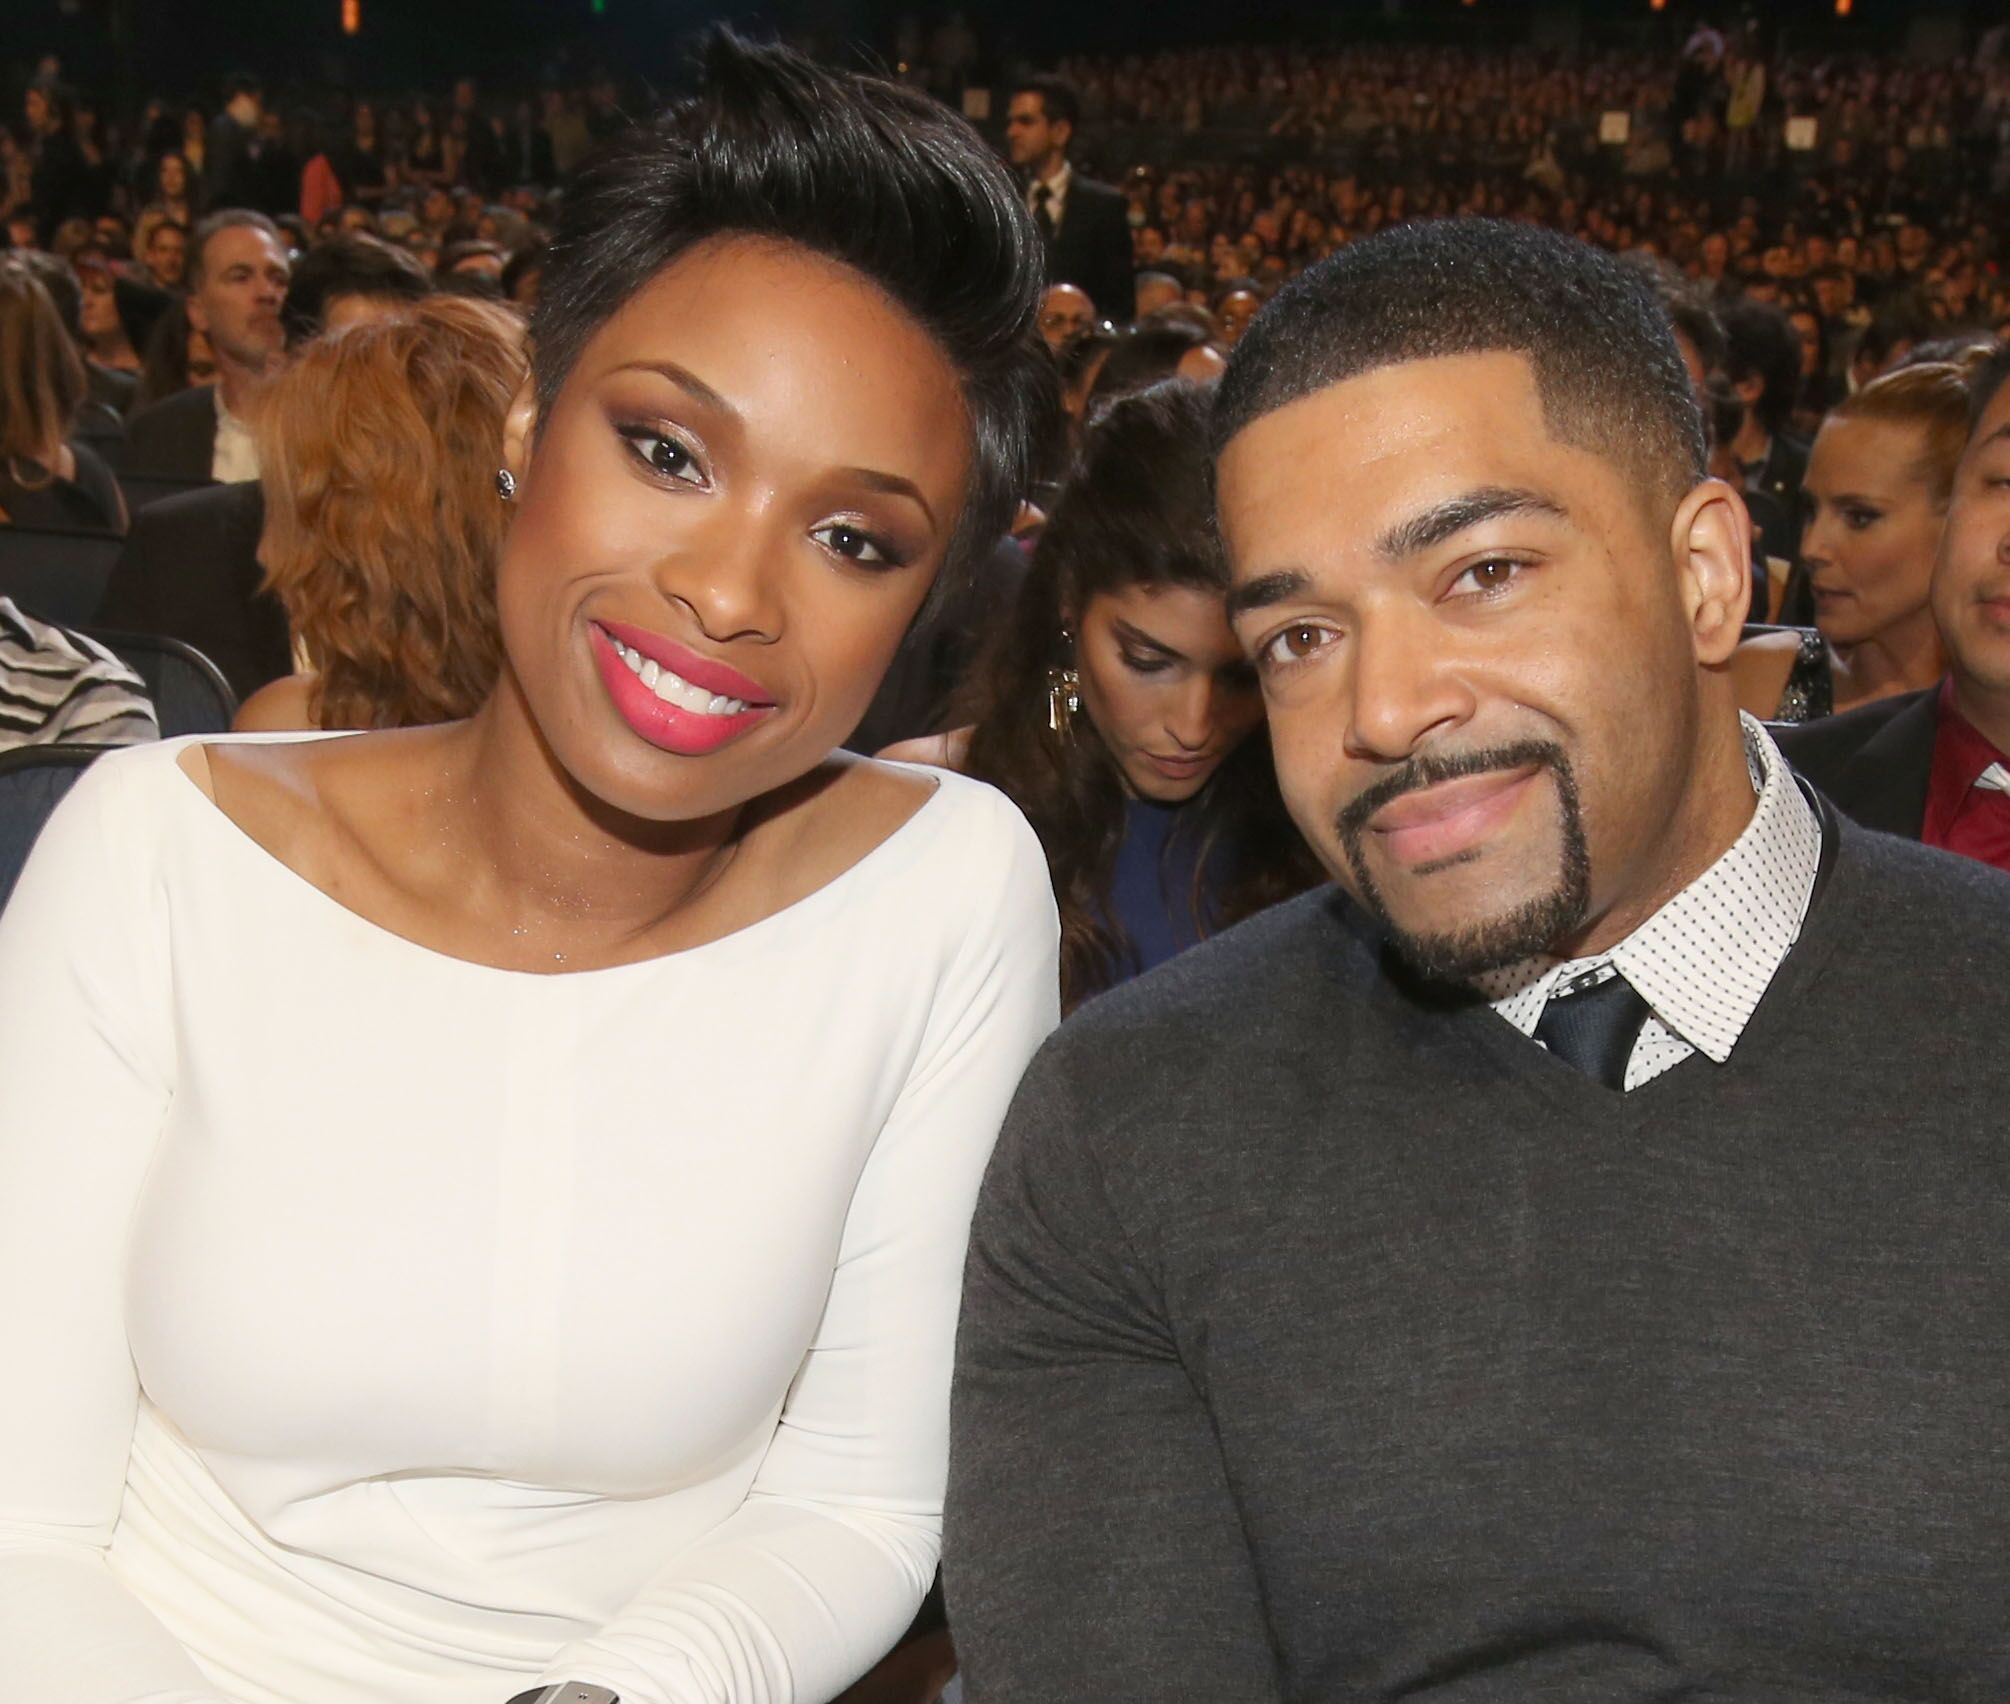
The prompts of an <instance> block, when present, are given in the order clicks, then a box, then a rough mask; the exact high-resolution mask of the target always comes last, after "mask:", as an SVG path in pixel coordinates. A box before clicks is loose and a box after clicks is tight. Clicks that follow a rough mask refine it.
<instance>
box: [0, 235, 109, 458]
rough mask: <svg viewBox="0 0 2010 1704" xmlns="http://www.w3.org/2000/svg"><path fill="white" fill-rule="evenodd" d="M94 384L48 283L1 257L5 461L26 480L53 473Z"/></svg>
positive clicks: (1, 443)
mask: <svg viewBox="0 0 2010 1704" xmlns="http://www.w3.org/2000/svg"><path fill="white" fill-rule="evenodd" d="M88 388H89V381H88V379H87V377H86V375H85V372H84V363H83V359H82V358H81V357H80V356H79V355H78V354H77V351H76V348H75V346H74V345H72V343H71V342H70V339H69V337H68V335H67V334H66V333H65V332H64V330H63V321H62V318H61V316H60V315H58V314H57V312H56V304H55V303H54V302H52V301H51V300H50V299H49V292H48V291H47V290H45V289H44V288H43V287H42V281H41V280H40V279H39V278H37V277H35V275H34V274H33V273H32V272H30V271H29V270H28V269H27V268H26V267H25V266H19V265H16V264H15V263H13V262H11V261H0V464H4V465H5V466H6V468H7V469H8V471H10V472H11V473H13V475H14V476H15V478H17V479H20V480H22V481H23V483H27V482H29V481H46V480H48V479H51V478H53V477H54V476H55V473H54V469H55V459H56V452H57V451H58V450H60V449H61V448H62V447H63V443H64V441H65V440H66V439H67V438H68V437H69V436H70V428H71V427H72V426H73V425H74V424H75V423H76V419H77V410H78V409H80V408H81V407H83V405H84V398H85V396H86V395H87V394H88Z"/></svg>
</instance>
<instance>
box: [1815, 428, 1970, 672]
mask: <svg viewBox="0 0 2010 1704" xmlns="http://www.w3.org/2000/svg"><path fill="white" fill-rule="evenodd" d="M1926 454H1927V441H1926V433H1925V430H1924V429H1923V428H1921V427H1918V426H1910V425H1905V424H1902V423H1900V422H1897V421H1885V420H1847V419H1845V420H1831V421H1829V422H1828V424H1827V425H1825V426H1824V427H1823V428H1822V429H1821V433H1820V435H1819V436H1818V437H1817V438H1816V439H1815V448H1814V454H1813V455H1812V456H1810V457H1809V458H1808V477H1807V494H1808V499H1809V503H1810V505H1811V507H1810V513H1809V517H1808V525H1807V531H1806V532H1805V533H1804V534H1803V535H1802V538H1801V555H1802V558H1803V559H1804V560H1805V561H1806V563H1807V566H1808V573H1809V578H1810V582H1811V584H1812V586H1813V588H1814V595H1815V624H1816V626H1818V627H1819V628H1820V629H1821V630H1822V636H1823V637H1824V638H1825V639H1827V640H1828V641H1829V643H1830V644H1832V645H1854V644H1858V643H1861V642H1862V641H1863V640H1866V639H1870V638H1874V637H1876V635H1878V634H1880V633H1882V632H1885V631H1886V630H1887V629H1889V628H1891V627H1892V626H1894V625H1896V624H1897V623H1899V622H1901V621H1904V620H1906V619H1907V618H1908V617H1912V616H1916V615H1918V614H1919V613H1920V612H1921V611H1922V610H1924V609H1925V608H1926V602H1927V592H1928V588H1929V587H1930V585H1931V584H1932V580H1933V559H1934V554H1935V552H1936V551H1937V550H1938V548H1939V545H1940V527H1941V521H1942V519H1943V514H1942V511H1941V510H1940V509H1939V508H1938V507H1937V506H1936V505H1935V503H1934V500H1933V494H1932V491H1931V489H1930V488H1929V486H1928V483H1927V481H1926V479H1925V477H1924V466H1925V460H1926Z"/></svg>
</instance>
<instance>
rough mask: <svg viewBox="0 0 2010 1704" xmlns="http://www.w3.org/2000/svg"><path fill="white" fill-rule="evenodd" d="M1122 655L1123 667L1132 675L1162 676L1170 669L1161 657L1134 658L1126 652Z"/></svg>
mask: <svg viewBox="0 0 2010 1704" xmlns="http://www.w3.org/2000/svg"><path fill="white" fill-rule="evenodd" d="M1123 655H1124V667H1125V668H1127V669H1129V670H1130V671H1131V673H1133V674H1141V675H1153V674H1164V673H1165V671H1166V670H1167V669H1168V668H1169V667H1171V665H1170V664H1169V663H1168V662H1167V661H1166V660H1165V658H1163V657H1134V656H1132V655H1131V653H1130V652H1128V651H1126V652H1124V654H1123Z"/></svg>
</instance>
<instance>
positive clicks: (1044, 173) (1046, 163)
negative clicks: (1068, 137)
mask: <svg viewBox="0 0 2010 1704" xmlns="http://www.w3.org/2000/svg"><path fill="white" fill-rule="evenodd" d="M1067 164H1068V156H1067V155H1066V154H1063V153H1061V152H1060V151H1059V150H1058V149H1057V150H1056V151H1055V152H1053V153H1051V154H1049V155H1048V156H1047V157H1046V158H1045V159H1044V160H1042V161H1041V162H1040V163H1039V164H1038V165H1036V166H1035V167H1034V168H1033V181H1034V182H1035V183H1052V182H1053V181H1054V180H1055V179H1056V178H1057V177H1059V176H1060V175H1061V173H1062V172H1063V171H1064V170H1065V169H1066V168H1067Z"/></svg>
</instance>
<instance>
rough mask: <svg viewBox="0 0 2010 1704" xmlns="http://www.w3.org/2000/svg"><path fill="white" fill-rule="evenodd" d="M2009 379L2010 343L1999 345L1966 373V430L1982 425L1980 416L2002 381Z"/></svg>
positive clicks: (2001, 384) (1985, 410) (1987, 410)
mask: <svg viewBox="0 0 2010 1704" xmlns="http://www.w3.org/2000/svg"><path fill="white" fill-rule="evenodd" d="M2005 379H2010V343H1999V344H1997V345H1996V347H1995V348H1994V349H1992V350H1990V352H1989V353H1988V354H1987V355H1985V356H1983V357H1982V358H1981V359H1980V360H1978V361H1977V362H1976V363H1975V365H1974V366H1973V367H1972V368H1970V369H1969V373H1968V430H1969V432H1970V433H1971V434H1973V432H1974V431H1975V428H1976V427H1978V426H1980V425H1981V424H1982V416H1983V415H1985V414H1987V413H1988V412H1989V405H1990V404H1991V403H1992V402H1994V401H1995V400H1996V393H1997V392H1998V391H2000V390H2001V389H2002V388H2003V381H2004V380H2005Z"/></svg>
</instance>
